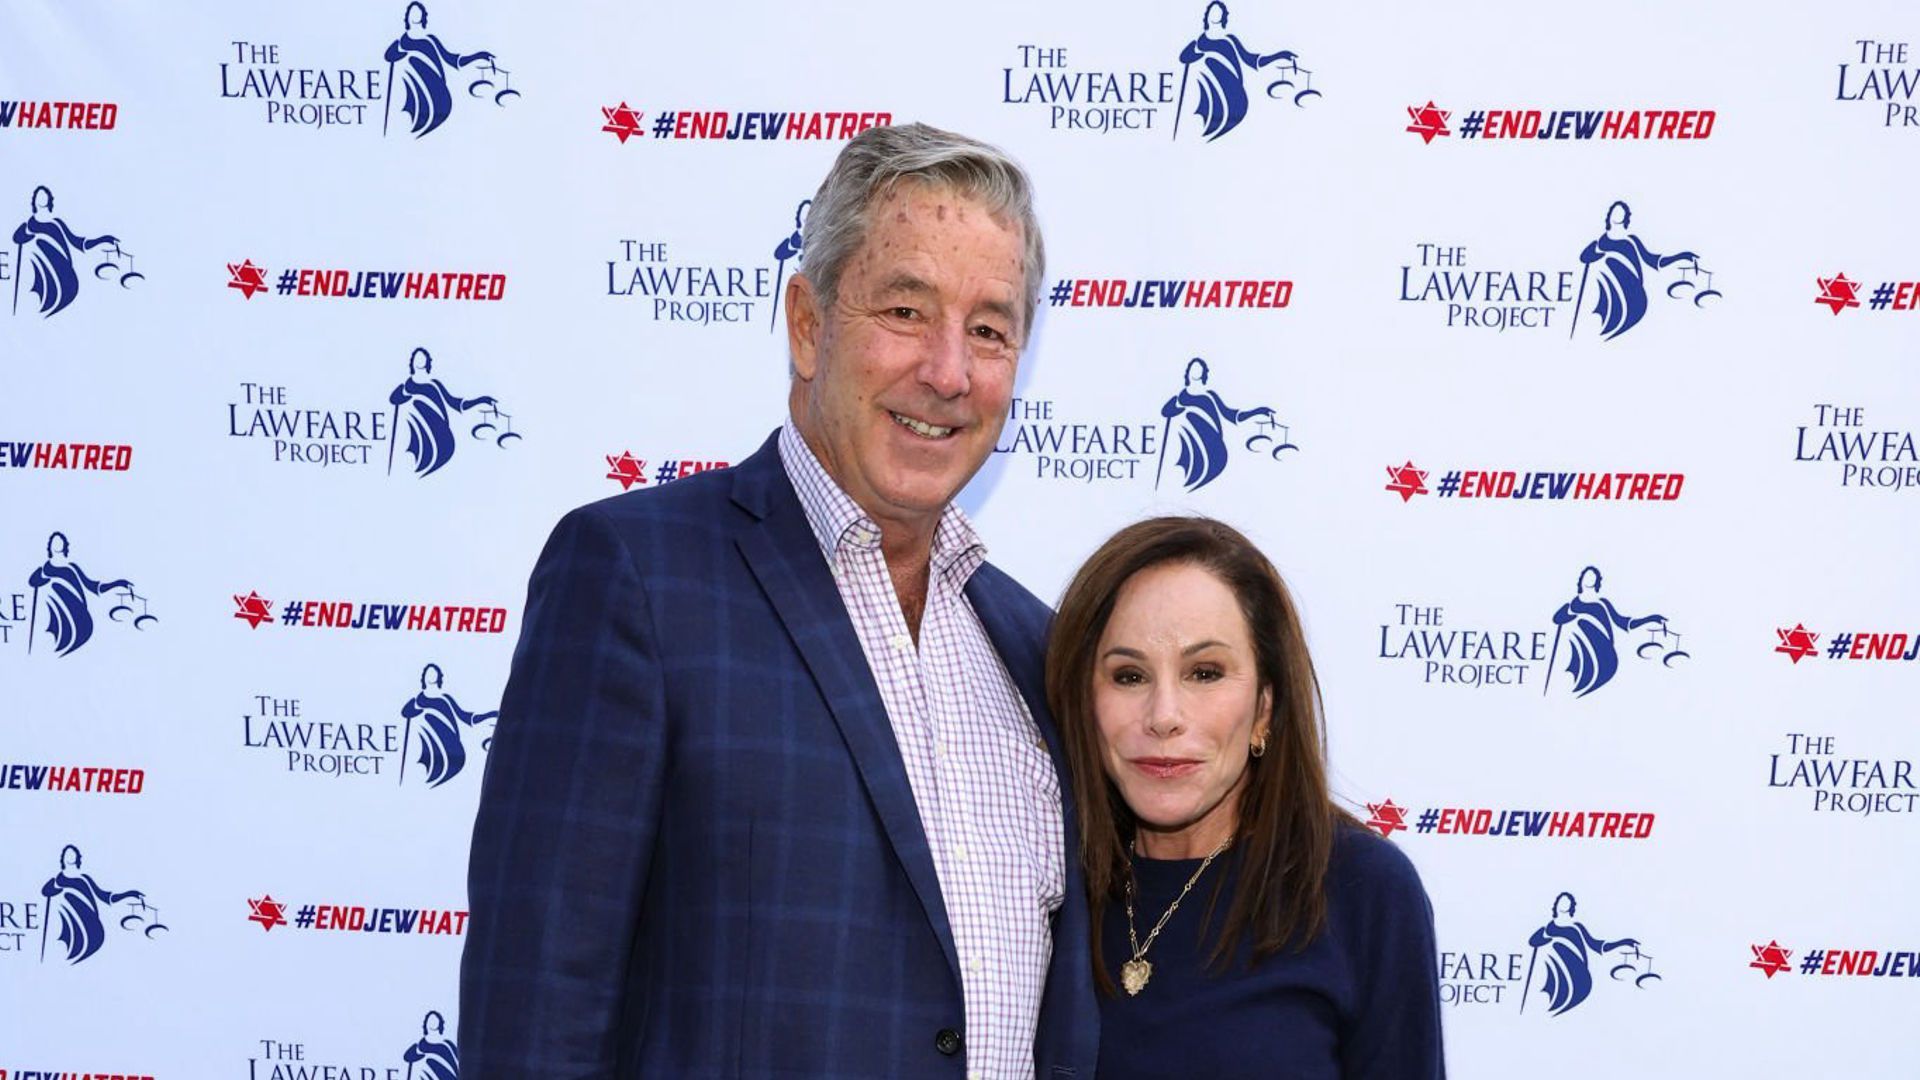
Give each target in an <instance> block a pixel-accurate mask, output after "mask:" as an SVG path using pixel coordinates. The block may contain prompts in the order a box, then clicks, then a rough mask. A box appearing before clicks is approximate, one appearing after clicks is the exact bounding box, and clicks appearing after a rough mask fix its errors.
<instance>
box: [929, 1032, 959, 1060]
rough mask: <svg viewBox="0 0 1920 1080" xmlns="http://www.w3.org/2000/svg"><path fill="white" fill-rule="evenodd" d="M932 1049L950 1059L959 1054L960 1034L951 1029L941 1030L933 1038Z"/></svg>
mask: <svg viewBox="0 0 1920 1080" xmlns="http://www.w3.org/2000/svg"><path fill="white" fill-rule="evenodd" d="M933 1048H934V1049H935V1050H938V1051H940V1052H941V1053H943V1054H945V1055H947V1056H948V1057H952V1056H953V1055H955V1054H957V1053H959V1052H960V1033H959V1032H957V1031H955V1030H953V1029H952V1028H941V1029H940V1034H938V1035H935V1036H934V1037H933Z"/></svg>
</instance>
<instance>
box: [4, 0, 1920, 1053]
mask: <svg viewBox="0 0 1920 1080" xmlns="http://www.w3.org/2000/svg"><path fill="white" fill-rule="evenodd" d="M1917 46H1920V10H1916V9H1915V8H1914V7H1913V6H1911V5H1910V4H1906V3H1896V2H1891V0H1889V2H1886V3H1879V4H1870V3H1829V4H1821V5H1790V4H1771V5H1753V4H1740V3H1733V2H1724V3H1712V4H1699V5H1690V6H1688V7H1687V8H1686V9H1685V10H1684V12H1682V11H1681V10H1680V9H1676V8H1673V7H1672V6H1670V5H1666V4H1656V3H1649V2H1623V3H1619V4H1614V5H1608V6H1604V7H1592V6H1586V7H1574V6H1565V5H1540V4H1531V3H1523V2H1520V0H1503V2H1485V3H1468V4H1454V5H1421V6H1416V5H1411V4H1408V5H1387V6H1379V5H1375V6H1354V5H1335V4H1322V5H1311V6H1310V5H1304V4H1296V3H1285V4H1282V3H1266V2H1260V3H1256V2H1253V0H1231V2H1230V3H1229V4H1222V3H1212V4H1208V3H1203V2H1198V0H1186V2H1178V3H1170V2H1163V0H1156V2H1146V0H1137V2H1131V3H1125V4H1118V3H1097V4H1096V3H1073V4H1041V5H1036V4H1025V3H1015V2H1011V0H987V2H982V3H975V4H968V5H961V6H956V7H948V8H939V7H923V6H914V5H909V6H902V5H895V4H880V3H826V4H785V3H772V2H765V3H743V2H727V0H714V2H709V3H703V4H671V5H669V4H649V3H631V4H590V3H578V2H564V3H554V4H544V5H528V4H506V3H497V2H488V0H432V2H430V3H428V4H424V5H423V4H421V3H412V4H405V3H400V2H396V0H381V2H377V3H376V2H354V3H348V4H327V5H266V6H263V5H255V4H241V3H230V2H223V3H209V4H194V5H185V6H183V5H177V4H155V3H116V4H100V3H86V2H80V3H76V2H55V0H12V2H11V3H9V4H8V5H6V7H5V9H4V10H3V11H0V219H3V220H0V1078H6V1080H21V1078H27V1077H42V1076H68V1075H72V1076H89V1075H90V1076H93V1077H105V1076H127V1077H153V1078H164V1080H188V1078H192V1080H200V1078H206V1077H235V1078H246V1080H268V1078H303V1077H341V1078H346V1077H351V1078H354V1080H446V1078H450V1077H454V1076H456V1075H457V1073H458V1064H457V1062H458V1055H457V1048H456V1047H455V1046H454V1043H455V1032H456V1029H457V1021H458V1000H457V988H456V975H457V967H458V959H459V954H460V949H461V944H462V942H463V940H464V935H465V932H466V929H467V911H466V901H465V869H466V858H467V843H468V834H469V829H470V825H471V821H472V817H473V813H474V807H475V801H476V797H477V792H478V789H479V780H480V776H481V774H482V772H483V771H484V769H485V767H486V762H487V755H488V749H489V746H490V742H491V735H492V732H493V729H494V725H495V722H496V718H497V713H496V710H497V707H498V704H499V700H500V695H501V689H502V686H503V683H504V681H505V678H506V674H507V666H508V661H509V657H510V655H511V651H512V648H513V644H514V641H515V638H516V635H517V634H518V632H519V629H520V621H521V614H522V604H523V602H524V597H525V583H526V575H527V572H528V570H529V569H530V567H531V565H532V562H533V559H534V556H535V554H536V553H537V551H538V550H539V546H540V544H541V543H542V541H543V540H544V538H545V536H546V533H547V531H548V530H549V529H550V528H551V526H552V525H553V523H554V522H555V521H556V520H557V519H558V517H559V516H560V515H561V514H562V513H563V512H565V511H566V510H567V509H569V508H571V507H573V506H576V505H579V504H581V503H584V502H587V501H590V500H593V499H597V498H601V497H605V496H610V495H617V494H620V493H623V492H639V493H642V494H644V493H645V492H647V491H648V490H649V489H652V488H656V487H661V486H664V485H667V484H671V483H676V482H678V481H679V480H680V479H682V478H684V477H687V476H689V475H692V474H694V473H698V472H702V471H705V470H709V469H717V468H724V467H726V465H727V464H728V463H729V462H733V461H738V460H739V459H741V458H742V457H744V456H745V455H746V454H747V453H749V452H750V451H751V450H752V449H753V448H754V447H755V446H757V445H758V443H759V441H760V440H761V439H763V438H764V437H765V436H766V434H767V433H768V432H769V431H770V430H772V429H773V428H774V427H775V426H776V424H777V423H778V422H779V420H780V418H781V416H782V414H783V411H784V408H785V391H786V356H785V351H786V350H785V337H784V324H783V319H784V315H785V312H783V311H782V310H781V292H782V288H783V286H784V284H785V282H786V281H787V280H788V279H789V278H790V277H791V276H792V275H793V274H794V273H796V272H798V271H799V270H800V269H801V268H802V267H804V265H805V260H806V252H805V250H804V245H803V243H802V234H801V226H802V225H803V223H804V221H805V219H806V215H807V211H808V207H809V198H810V197H811V195H812V194H813V192H814V190H815V188H816V186H817V185H818V183H819V181H820V179H821V177H822V176H823V175H824V173H825V171H826V168H827V166H828V164H829V163H830V162H831V160H832V159H833V156H834V155H835V153H836V152H837V151H838V150H839V148H840V147H841V146H842V145H843V144H844V143H845V141H846V140H847V139H848V138H850V137H851V136H852V135H853V134H855V133H856V132H859V131H861V130H864V129H866V128H868V127H872V126H874V125H879V124H889V123H904V122H907V121H909V120H924V121H927V122H930V123H933V124H936V125H939V126H943V127H948V128H952V129H955V130H959V131H963V132H966V133H969V134H972V135H975V136H978V137H980V138H983V139H986V140H989V141H992V142H994V143H996V144H998V145H1001V146H1003V147H1005V148H1007V149H1008V150H1009V151H1011V152H1012V153H1013V154H1014V155H1015V156H1017V157H1018V158H1020V159H1021V160H1022V161H1023V162H1024V163H1025V165H1026V166H1027V167H1028V168H1029V170H1030V171H1031V173H1032V175H1033V177H1034V179H1035V182H1036V184H1037V187H1038V191H1039V199H1040V209H1041V213H1042V217H1043V220H1044V223H1045V228H1046V240H1047V246H1048V248H1049V256H1050V259H1049V268H1048V277H1047V280H1046V281H1045V282H1044V284H1043V288H1042V296H1041V299H1042V308H1043V310H1042V314H1041V316H1040V322H1039V325H1038V328H1037V332H1036V334H1035V336H1034V338H1033V342H1032V345H1031V347H1030V349H1029V350H1028V352H1027V354H1026V355H1025V356H1024V358H1023V360H1022V363H1021V372H1020V382H1019V390H1018V396H1017V398H1016V400H1015V401H1014V402H1013V405H1012V408H1011V410H1010V415H1009V416H1008V417H1007V421H1006V426H1005V431H1004V434H1003V435H1002V437H1001V439H1000V443H999V446H998V448H997V452H996V453H995V454H994V456H993V457H992V459H991V460H990V461H989V463H988V464H987V466H986V468H985V469H984V470H983V471H982V472H981V474H980V475H979V477H978V478H977V479H976V480H975V481H974V483H973V484H972V485H971V486H970V487H969V488H968V490H967V491H966V492H965V494H964V495H963V497H962V501H963V503H964V505H965V506H966V508H967V509H968V511H969V512H970V513H971V514H972V515H973V516H974V517H975V518H976V520H977V522H978V523H979V526H980V528H981V530H982V532H983V533H984V535H985V536H986V538H987V540H988V542H989V544H990V547H991V551H992V557H993V558H994V559H995V560H996V561H997V562H998V563H999V564H1000V565H1002V566H1003V567H1005V568H1007V569H1008V570H1010V571H1011V572H1012V573H1014V574H1015V575H1016V576H1017V577H1019V578H1020V579H1022V580H1023V581H1024V582H1025V583H1026V584H1028V585H1029V586H1030V587H1031V588H1033V589H1034V591H1035V592H1037V593H1039V594H1040V595H1041V596H1043V597H1047V598H1054V597H1057V596H1058V594H1059V591H1060V589H1061V587H1062V586H1063V585H1064V583H1065V581H1066V580H1067V577H1068V576H1069V575H1070V573H1071V572H1072V570H1073V569H1074V568H1075V567H1076V566H1077V565H1078V563H1079V561H1080V560H1081V559H1082V558H1083V557H1084V556H1085V555H1086V554H1087V553H1088V552H1089V551H1090V550H1091V549H1092V548H1093V547H1094V546H1095V545H1096V544H1097V543H1098V542H1099V541H1100V540H1101V539H1103V538H1104V537H1105V536H1106V535H1108V534H1109V533H1110V532H1111V531H1112V530H1114V529H1116V528H1118V527H1119V526H1121V525H1122V524H1124V523H1126V522H1128V521H1131V520H1134V519H1136V518H1137V517H1139V516H1141V515H1143V514H1147V513H1150V512H1168V511H1178V512H1187V511H1191V512H1197V513H1204V514H1211V515H1216V516H1218V517H1221V518H1224V519H1226V520H1228V521H1230V522H1233V523H1234V524H1236V525H1238V526H1240V527H1242V528H1243V529H1245V530H1247V531H1248V532H1249V533H1250V534H1251V535H1253V536H1254V537H1255V538H1257V539H1258V540H1259V541H1260V542H1261V543H1262V544H1263V545H1264V546H1265V548H1266V550H1268V551H1269V552H1270V553H1271V554H1272V556H1273V558H1274V560H1275V561H1276V562H1277V563H1278V565H1279V566H1280V567H1281V569H1282V571H1283V573H1285V574H1286V576H1287V577H1288V579H1289V581H1290V582H1291V583H1292V585H1293V587H1294V588H1295V590H1296V591H1297V593H1298V595H1299V597H1300V600H1301V603H1302V605H1303V607H1304V610H1305V612H1306V618H1307V620H1308V623H1309V630H1310V635H1311V642H1312V647H1313V650H1314V657H1315V660H1316V662H1317V663H1318V665H1319V670H1320V673H1321V676H1322V678H1323V680H1324V684H1325V692H1326V703H1327V713H1328V727H1329V738H1330V744H1331V746H1330V752H1331V756H1332V761H1333V766H1334V778H1335V783H1336V786H1337V790H1338V792H1339V794H1340V796H1341V797H1342V798H1343V799H1344V800H1345V801H1346V803H1347V804H1348V805H1349V806H1350V807H1352V809H1353V810H1354V812H1355V813H1356V814H1357V815H1358V816H1359V817H1360V818H1362V819H1363V820H1365V821H1366V822H1367V824H1368V825H1369V826H1370V827H1371V828H1373V829H1375V830H1377V831H1378V832H1379V833H1380V834H1381V835H1383V836H1387V837H1389V838H1391V839H1392V841H1393V842H1394V843H1396V844H1398V845H1399V846H1400V847H1401V848H1402V850H1404V851H1406V852H1407V853H1408V854H1409V855H1410V856H1411V857H1412V859H1413V860H1414V862H1415V863H1416V864H1417V865H1418V866H1419V868H1420V871H1421V873H1422V875H1423V876H1424V879H1425V881H1426V884H1427V888H1428V891H1429V893H1430V894H1431V897H1432V900H1433V907H1434V912H1435V917H1436V922H1437V927H1438V936H1439V947H1440V949H1441V956H1440V971H1441V977H1442V987H1441V990H1442V995H1443V998H1444V1001H1445V1020H1446V1039H1447V1049H1448V1058H1449V1066H1450V1069H1451V1071H1452V1073H1453V1074H1454V1075H1456V1076H1461V1077H1473V1078H1479V1077H1505V1078H1514V1080H1524V1078H1533V1077H1540V1076H1549V1075H1550V1076H1565V1077H1626V1076H1632V1077H1642V1076H1663V1077H1664V1076H1673V1077H1681V1076H1733V1075H1740V1076H1753V1077H1789V1076H1863V1077H1864V1076H1873V1077H1895V1076H1914V1075H1920V1063H1917V1062H1920V1033H1916V1029H1915V1026H1914V1024H1913V1018H1914V1017H1915V1016H1916V1015H1920V1012H1917V1010H1920V929H1916V928H1915V924H1914V921H1913V918H1912V910H1913V904H1914V898H1915V895H1916V890H1917V888H1920V813H1917V812H1920V805H1916V801H1917V800H1916V796H1920V788H1916V776H1915V765H1914V763H1915V761H1916V760H1920V725H1917V724H1916V705H1915V702H1916V700H1917V699H1920V698H1917V695H1916V688H1920V659H1917V658H1920V570H1917V569H1916V561H1915V558H1914V555H1913V538H1914V536H1915V533H1916V526H1920V513H1916V510H1917V509H1920V501H1916V500H1920V494H1917V493H1916V488H1917V487H1920V450H1917V445H1920V444H1917V443H1916V433H1920V377H1917V374H1920V373H1917V372H1916V359H1917V356H1916V349H1915V342H1916V339H1917V337H1920V310H1917V309H1920V251H1916V247H1917V245H1916V241H1920V213H1916V212H1915V209H1914V206H1913V199H1912V192H1911V186H1912V185H1911V180H1912V178H1913V176H1914V175H1915V172H1916V167H1917V166H1920V96H1917V95H1916V90H1917V89H1920V52H1916V47H1917ZM525 930H526V932H528V933H546V932H551V930H552V928H547V927H532V926H530V927H526V928H525Z"/></svg>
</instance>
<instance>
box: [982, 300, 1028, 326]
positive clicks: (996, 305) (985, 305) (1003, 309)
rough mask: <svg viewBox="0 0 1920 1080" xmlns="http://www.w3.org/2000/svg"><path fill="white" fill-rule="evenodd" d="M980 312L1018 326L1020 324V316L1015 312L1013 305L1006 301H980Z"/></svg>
mask: <svg viewBox="0 0 1920 1080" xmlns="http://www.w3.org/2000/svg"><path fill="white" fill-rule="evenodd" d="M980 310H982V311H985V312H989V313H991V314H994V315H998V316H1000V317H1001V318H1003V319H1005V320H1007V321H1008V322H1010V323H1014V324H1016V325H1018V324H1019V322H1020V314H1019V313H1018V312H1017V311H1015V310H1014V307H1013V305H1012V304H1010V303H1008V302H1007V301H1005V300H982V301H980Z"/></svg>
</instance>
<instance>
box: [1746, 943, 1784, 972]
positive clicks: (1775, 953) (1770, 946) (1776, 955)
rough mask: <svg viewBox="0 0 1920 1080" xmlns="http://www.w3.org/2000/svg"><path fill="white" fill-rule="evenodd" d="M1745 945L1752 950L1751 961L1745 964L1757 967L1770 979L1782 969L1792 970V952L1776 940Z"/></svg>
mask: <svg viewBox="0 0 1920 1080" xmlns="http://www.w3.org/2000/svg"><path fill="white" fill-rule="evenodd" d="M1747 947H1748V948H1750V949H1752V950H1753V962H1752V963H1750V964H1748V965H1747V966H1748V967H1750V968H1757V969H1759V970H1760V971H1761V972H1763V973H1764V974H1765V975H1766V976H1767V978H1769V979H1771V978H1773V977H1774V976H1775V975H1778V974H1780V973H1781V972H1783V971H1791V970H1793V964H1792V960H1793V954H1792V953H1791V952H1788V951H1787V950H1786V949H1784V948H1781V946H1780V943H1779V942H1778V941H1769V942H1767V943H1766V944H1765V945H1749V946H1747Z"/></svg>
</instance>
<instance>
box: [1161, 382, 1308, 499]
mask: <svg viewBox="0 0 1920 1080" xmlns="http://www.w3.org/2000/svg"><path fill="white" fill-rule="evenodd" d="M1160 415H1161V416H1164V417H1166V418H1167V423H1166V426H1165V428H1164V429H1163V430H1162V431H1161V433H1160V462H1159V464H1158V465H1156V466H1155V467H1154V471H1153V486H1154V488H1155V489H1158V488H1159V487H1160V477H1161V474H1162V473H1163V472H1164V471H1165V469H1166V466H1167V444H1168V443H1170V442H1173V441H1175V440H1178V442H1179V443H1180V452H1179V454H1178V456H1176V457H1175V458H1174V462H1173V464H1174V467H1175V468H1178V469H1179V470H1180V475H1181V483H1183V484H1184V485H1185V486H1186V489H1187V490H1188V491H1198V490H1200V489H1201V488H1203V487H1206V486H1207V485H1208V484H1210V483H1212V482H1213V480H1214V478H1215V477H1217V476H1219V475H1220V473H1221V472H1222V471H1223V470H1225V469H1226V467H1227V433H1226V426H1227V425H1228V424H1238V423H1240V422H1241V421H1244V420H1254V421H1258V424H1256V425H1255V430H1254V433H1253V434H1252V435H1250V436H1248V438H1247V441H1246V448H1247V449H1248V450H1257V451H1260V452H1262V453H1265V454H1267V455H1268V456H1269V457H1272V458H1273V459H1275V460H1279V457H1280V454H1281V452H1282V451H1286V450H1298V449H1300V448H1299V447H1297V446H1295V445H1294V444H1293V442H1292V441H1291V438H1290V436H1289V434H1288V430H1287V425H1285V424H1281V423H1277V422H1275V420H1274V419H1273V410H1272V409H1269V408H1267V407H1266V406H1264V405H1262V406H1259V407H1258V408H1253V409H1236V408H1233V407H1232V406H1230V405H1228V404H1227V403H1226V402H1225V401H1224V400H1222V399H1221V397H1220V395H1219V394H1217V393H1215V392H1213V391H1212V390H1209V389H1207V362H1206V361H1205V360H1202V359H1201V358H1199V357H1197V356H1196V357H1194V358H1193V359H1192V360H1189V361H1187V372H1186V376H1185V385H1184V386H1183V387H1182V388H1181V390H1180V392H1179V393H1177V394H1175V395H1173V396H1172V397H1170V398H1168V399H1167V403H1166V404H1165V405H1162V406H1161V407H1160ZM1268 444H1271V446H1269V445H1268Z"/></svg>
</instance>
